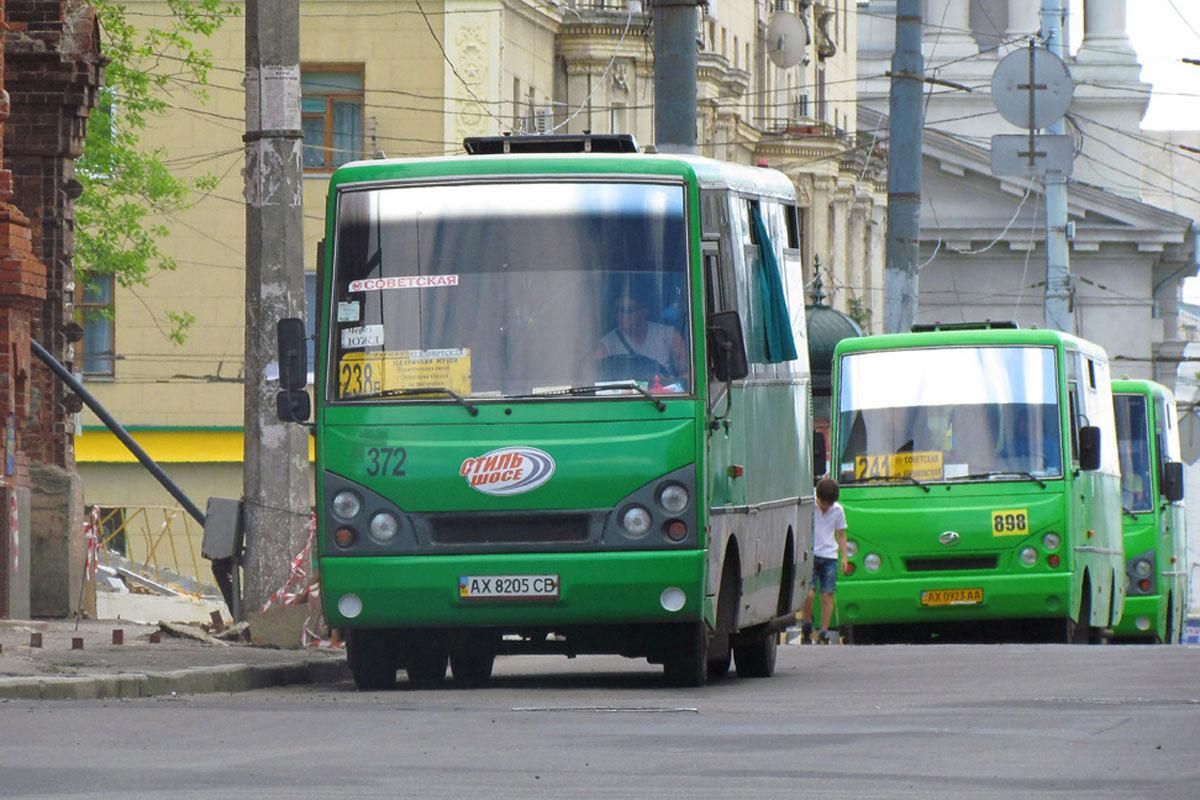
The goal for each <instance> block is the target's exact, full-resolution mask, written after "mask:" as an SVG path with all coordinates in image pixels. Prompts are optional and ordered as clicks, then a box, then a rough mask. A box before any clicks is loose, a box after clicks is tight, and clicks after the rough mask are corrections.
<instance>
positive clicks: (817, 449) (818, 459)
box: [813, 431, 828, 484]
mask: <svg viewBox="0 0 1200 800" xmlns="http://www.w3.org/2000/svg"><path fill="white" fill-rule="evenodd" d="M827 457H828V456H827V453H826V450H825V434H823V433H821V432H820V431H813V483H814V484H816V482H817V481H818V480H819V479H820V478H822V477H824V475H825V459H826V458H827Z"/></svg>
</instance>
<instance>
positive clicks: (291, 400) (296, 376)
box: [275, 317, 312, 422]
mask: <svg viewBox="0 0 1200 800" xmlns="http://www.w3.org/2000/svg"><path fill="white" fill-rule="evenodd" d="M275 336H276V341H277V342H278V345H279V392H278V393H277V394H276V395H275V416H277V417H278V418H279V419H280V420H281V421H283V422H306V421H307V420H308V417H309V415H310V414H312V403H311V402H310V401H309V399H308V390H307V389H306V387H307V386H308V349H307V344H308V334H307V332H306V331H305V330H304V320H302V319H299V318H297V317H288V318H287V319H281V320H279V324H278V325H276V326H275Z"/></svg>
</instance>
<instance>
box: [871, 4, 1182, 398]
mask: <svg viewBox="0 0 1200 800" xmlns="http://www.w3.org/2000/svg"><path fill="white" fill-rule="evenodd" d="M1069 5H1070V11H1071V13H1079V12H1080V11H1082V14H1083V40H1082V42H1081V43H1079V47H1078V48H1077V49H1075V54H1074V55H1073V56H1071V57H1069V58H1068V67H1069V69H1070V71H1071V76H1072V78H1073V80H1074V82H1075V93H1074V100H1073V101H1072V103H1071V107H1070V110H1069V112H1068V121H1067V128H1068V132H1070V133H1072V135H1073V136H1074V138H1075V146H1076V150H1077V155H1076V157H1075V161H1074V172H1073V174H1072V177H1071V180H1070V182H1069V188H1068V198H1069V199H1068V219H1069V220H1070V222H1071V223H1073V225H1072V226H1070V227H1071V228H1072V229H1073V233H1072V237H1071V238H1072V241H1071V243H1070V269H1071V275H1072V285H1071V311H1072V314H1073V319H1074V325H1075V332H1076V333H1078V334H1079V335H1081V336H1084V337H1086V338H1089V339H1091V340H1093V341H1096V342H1098V343H1099V344H1101V345H1103V346H1104V348H1105V349H1106V350H1107V351H1108V353H1109V355H1110V357H1111V358H1112V359H1113V362H1114V370H1113V371H1114V374H1117V375H1122V374H1128V375H1129V376H1131V377H1155V378H1158V379H1160V380H1162V381H1163V382H1165V383H1167V384H1168V385H1170V384H1173V376H1174V374H1175V369H1176V366H1177V364H1178V363H1179V359H1180V358H1181V357H1182V351H1183V345H1184V338H1185V337H1184V335H1183V334H1182V332H1181V331H1180V326H1179V322H1178V318H1177V313H1176V305H1177V302H1178V301H1179V296H1180V287H1181V284H1182V281H1183V280H1184V279H1185V278H1187V277H1189V276H1191V275H1194V274H1195V272H1196V265H1195V261H1194V258H1195V248H1196V243H1195V240H1196V229H1195V228H1194V225H1193V220H1192V219H1191V218H1190V217H1187V216H1184V215H1182V214H1179V213H1176V212H1175V211H1170V210H1166V209H1164V208H1161V207H1159V206H1158V205H1154V204H1151V203H1150V202H1146V199H1145V197H1144V195H1145V189H1144V187H1143V186H1142V181H1141V179H1142V174H1143V170H1142V168H1141V164H1140V160H1139V157H1140V155H1141V154H1142V152H1143V148H1144V147H1145V146H1146V145H1145V142H1144V140H1145V139H1146V138H1147V137H1145V136H1143V135H1142V134H1141V132H1140V131H1139V122H1140V120H1141V118H1142V116H1143V115H1144V114H1145V110H1146V106H1147V104H1148V102H1149V94H1150V90H1151V87H1150V86H1149V85H1148V84H1146V83H1143V82H1142V81H1141V79H1140V75H1141V66H1140V65H1139V63H1138V59H1137V54H1136V53H1135V52H1134V50H1133V48H1132V46H1131V45H1130V42H1129V38H1128V35H1127V33H1126V26H1125V22H1126V0H1084V1H1083V2H1082V3H1079V2H1074V3H1070V4H1069ZM1040 7H1041V3H1040V0H927V2H926V4H925V9H924V17H923V20H924V31H923V40H922V50H923V53H924V58H925V65H926V74H927V75H929V76H936V77H937V78H938V79H939V81H942V82H939V83H937V84H930V88H929V89H928V91H927V93H926V97H927V104H926V108H925V136H924V139H923V148H924V149H923V169H922V184H923V185H922V214H921V254H922V255H921V262H922V269H921V272H920V278H919V280H920V294H919V300H918V303H919V305H918V318H919V320H920V321H921V322H934V321H944V322H959V321H964V320H978V319H1013V320H1016V321H1018V322H1019V323H1020V324H1021V325H1022V326H1033V325H1042V324H1043V322H1044V292H1045V278H1046V250H1045V204H1044V198H1043V195H1042V191H1041V184H1040V182H1039V181H1037V180H1030V179H1028V178H1022V177H996V176H994V175H992V173H991V155H990V138H991V136H992V135H993V134H997V133H1021V132H1024V131H1023V130H1022V129H1017V128H1015V127H1013V126H1012V125H1009V124H1008V123H1007V122H1005V121H1004V120H1003V119H1002V118H1001V117H1000V115H999V114H998V113H997V112H996V110H995V108H994V106H993V103H992V98H991V92H990V89H991V75H992V72H993V71H994V70H995V68H996V65H997V64H998V63H999V61H1000V59H1002V58H1003V57H1004V56H1005V55H1007V54H1008V53H1010V52H1012V51H1013V50H1014V49H1017V48H1022V47H1028V44H1029V41H1030V39H1031V37H1036V36H1037V32H1038V29H1039V27H1040V16H1039V11H1040ZM895 10H896V3H895V2H894V0H867V1H866V2H859V4H858V6H857V11H858V33H859V37H858V42H859V53H858V55H859V59H858V70H859V77H860V79H861V83H860V100H861V102H862V103H863V105H864V109H862V110H860V116H859V126H860V130H862V131H872V130H873V131H878V132H880V133H881V134H883V133H886V129H887V119H886V116H885V115H886V112H887V103H888V89H889V79H888V78H887V77H886V73H887V71H888V70H889V69H890V61H891V56H892V51H893V49H894V42H895ZM1072 49H1074V48H1072ZM948 84H958V85H961V86H962V87H965V88H964V89H956V88H954V87H953V86H950V85H948ZM967 89H969V91H967ZM871 111H874V114H872V113H871Z"/></svg>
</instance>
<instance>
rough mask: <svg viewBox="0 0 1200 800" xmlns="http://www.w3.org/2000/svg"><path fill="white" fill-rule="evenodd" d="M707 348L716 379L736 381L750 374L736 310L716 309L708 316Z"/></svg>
mask: <svg viewBox="0 0 1200 800" xmlns="http://www.w3.org/2000/svg"><path fill="white" fill-rule="evenodd" d="M708 348H709V351H710V353H711V354H712V366H713V375H715V376H716V378H717V380H719V381H726V382H728V381H737V380H741V379H742V378H744V377H746V376H747V375H749V374H750V365H749V364H748V363H747V361H746V341H745V339H743V338H742V320H741V318H740V317H739V316H738V312H736V311H718V312H717V313H715V314H713V315H712V316H710V317H709V318H708Z"/></svg>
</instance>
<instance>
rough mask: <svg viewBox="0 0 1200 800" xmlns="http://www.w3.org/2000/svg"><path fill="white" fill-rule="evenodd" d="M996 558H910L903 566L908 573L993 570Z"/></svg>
mask: <svg viewBox="0 0 1200 800" xmlns="http://www.w3.org/2000/svg"><path fill="white" fill-rule="evenodd" d="M996 563H997V559H996V556H963V557H960V558H910V559H907V560H905V562H904V566H905V567H906V568H907V569H908V571H909V572H947V571H956V570H969V569H995V568H996Z"/></svg>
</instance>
